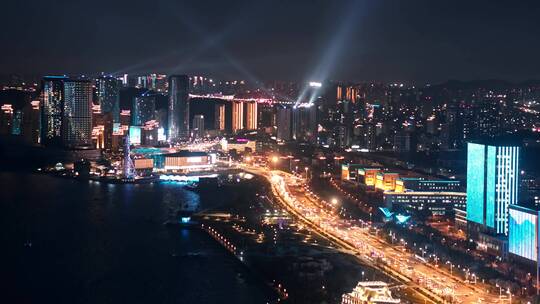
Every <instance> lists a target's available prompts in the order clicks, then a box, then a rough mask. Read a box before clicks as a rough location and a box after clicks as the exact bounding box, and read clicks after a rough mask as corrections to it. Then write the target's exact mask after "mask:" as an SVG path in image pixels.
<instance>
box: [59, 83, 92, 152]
mask: <svg viewBox="0 0 540 304" xmlns="http://www.w3.org/2000/svg"><path fill="white" fill-rule="evenodd" d="M92 94H93V92H92V82H91V81H89V80H73V79H67V80H64V107H63V111H62V128H61V129H62V143H63V145H64V147H68V148H82V147H86V148H88V147H90V146H91V145H92Z"/></svg>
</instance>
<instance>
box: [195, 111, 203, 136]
mask: <svg viewBox="0 0 540 304" xmlns="http://www.w3.org/2000/svg"><path fill="white" fill-rule="evenodd" d="M192 126H193V130H192V131H193V133H192V134H193V136H194V137H203V136H204V116H203V115H200V114H199V115H195V116H193V125H192Z"/></svg>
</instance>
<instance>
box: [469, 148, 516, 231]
mask: <svg viewBox="0 0 540 304" xmlns="http://www.w3.org/2000/svg"><path fill="white" fill-rule="evenodd" d="M467 149H468V150H467V221H468V222H469V223H471V224H473V226H476V228H477V229H475V230H476V231H478V232H483V233H489V234H494V235H508V207H509V206H510V205H514V204H516V203H517V201H518V179H519V161H518V160H519V150H520V148H519V147H517V146H502V145H490V144H479V143H469V144H468V145H467ZM473 232H474V231H473Z"/></svg>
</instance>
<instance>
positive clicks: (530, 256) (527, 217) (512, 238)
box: [508, 205, 540, 262]
mask: <svg viewBox="0 0 540 304" xmlns="http://www.w3.org/2000/svg"><path fill="white" fill-rule="evenodd" d="M539 214H540V211H539V210H538V207H533V206H528V207H525V206H518V205H511V206H510V208H509V226H510V227H509V235H508V251H509V252H510V253H511V254H513V255H516V256H518V257H521V258H524V259H527V260H531V261H535V262H536V261H537V260H538V241H539V233H538V232H539V230H538V229H539V227H538V220H539Z"/></svg>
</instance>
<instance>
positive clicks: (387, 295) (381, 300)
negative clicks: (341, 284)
mask: <svg viewBox="0 0 540 304" xmlns="http://www.w3.org/2000/svg"><path fill="white" fill-rule="evenodd" d="M370 303H374V304H390V303H401V300H400V299H396V298H394V297H392V292H391V291H390V286H389V285H388V283H385V282H381V281H369V282H359V283H358V284H357V285H356V287H355V288H354V289H353V291H352V292H350V293H346V294H344V295H343V296H342V297H341V304H370Z"/></svg>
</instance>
